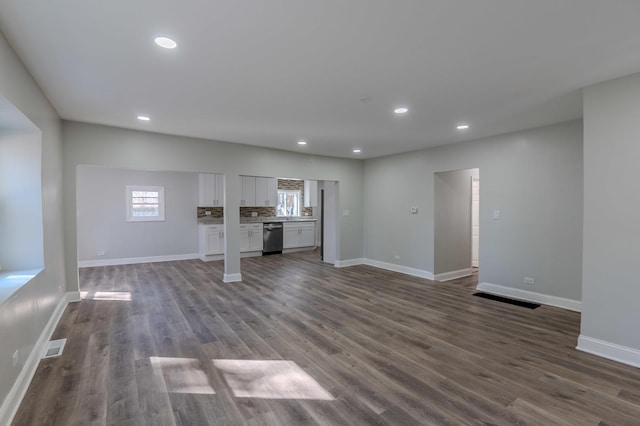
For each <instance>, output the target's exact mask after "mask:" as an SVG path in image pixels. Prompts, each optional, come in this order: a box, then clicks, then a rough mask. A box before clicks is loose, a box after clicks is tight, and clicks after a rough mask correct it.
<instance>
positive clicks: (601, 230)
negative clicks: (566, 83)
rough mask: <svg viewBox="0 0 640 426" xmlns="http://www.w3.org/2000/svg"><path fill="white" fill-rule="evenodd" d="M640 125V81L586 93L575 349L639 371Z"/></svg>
mask: <svg viewBox="0 0 640 426" xmlns="http://www.w3.org/2000/svg"><path fill="white" fill-rule="evenodd" d="M639 122H640V74H636V75H632V76H628V77H623V78H620V79H617V80H613V81H610V82H605V83H601V84H597V85H595V86H591V87H588V88H586V89H585V90H584V124H585V125H584V258H583V277H584V278H583V288H582V290H583V310H582V327H581V336H580V341H579V346H578V348H579V349H583V350H587V351H589V352H593V353H596V354H599V355H603V356H605V357H609V358H613V359H617V360H620V361H623V362H627V363H629V364H632V365H636V366H638V367H640V332H638V326H639V325H640V283H639V280H638V265H640V222H639V220H638V212H639V211H640V195H639V194H640V192H639V191H638V161H639V160H640V130H638V123H639ZM483 184H484V182H483Z"/></svg>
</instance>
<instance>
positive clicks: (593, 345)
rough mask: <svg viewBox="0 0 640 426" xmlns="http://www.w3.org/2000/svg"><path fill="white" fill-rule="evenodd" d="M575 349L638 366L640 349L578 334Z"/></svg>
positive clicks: (639, 363)
mask: <svg viewBox="0 0 640 426" xmlns="http://www.w3.org/2000/svg"><path fill="white" fill-rule="evenodd" d="M576 349H577V350H579V351H582V352H587V353H590V354H592V355H596V356H600V357H602V358H607V359H610V360H612V361H617V362H621V363H623V364H627V365H631V366H633V367H638V368H640V350H638V349H634V348H630V347H628V346H622V345H618V344H615V343H611V342H607V341H605V340H600V339H594V338H593V337H587V336H584V335H582V334H581V335H580V336H579V337H578V346H576Z"/></svg>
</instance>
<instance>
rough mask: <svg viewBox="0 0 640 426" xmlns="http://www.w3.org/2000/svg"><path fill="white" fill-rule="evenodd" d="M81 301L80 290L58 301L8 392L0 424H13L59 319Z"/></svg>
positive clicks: (1, 411)
mask: <svg viewBox="0 0 640 426" xmlns="http://www.w3.org/2000/svg"><path fill="white" fill-rule="evenodd" d="M79 301H80V292H77V291H73V292H69V293H66V294H65V295H64V296H62V298H61V299H60V301H59V302H58V305H57V306H56V308H55V310H54V311H53V314H51V317H50V318H49V321H48V322H47V325H45V327H44V329H43V330H42V333H40V337H39V338H38V340H37V342H36V344H35V345H34V347H33V349H32V350H31V353H30V354H29V357H28V358H27V360H26V361H25V363H24V365H23V366H22V370H20V374H18V378H17V379H16V381H15V383H14V384H13V386H12V387H11V390H10V391H9V393H8V394H7V397H6V398H5V400H4V402H3V404H2V406H1V407H0V424H2V425H9V424H11V422H12V420H13V417H14V416H15V415H16V413H17V412H18V408H19V407H20V403H22V399H23V398H24V395H25V394H26V393H27V389H29V385H30V384H31V380H32V379H33V376H34V374H35V373H36V369H37V368H38V364H40V359H41V358H42V356H43V355H44V351H45V349H46V347H47V344H48V343H49V340H50V339H51V335H52V334H53V332H54V330H55V329H56V326H57V325H58V321H60V318H61V317H62V314H63V313H64V310H65V309H66V307H67V305H68V304H69V303H71V302H79Z"/></svg>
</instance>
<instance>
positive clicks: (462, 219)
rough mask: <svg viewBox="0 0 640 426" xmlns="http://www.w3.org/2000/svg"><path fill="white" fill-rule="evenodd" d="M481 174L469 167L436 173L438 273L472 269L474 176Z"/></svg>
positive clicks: (435, 235)
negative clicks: (472, 188) (472, 181)
mask: <svg viewBox="0 0 640 426" xmlns="http://www.w3.org/2000/svg"><path fill="white" fill-rule="evenodd" d="M477 175H478V173H477V169H467V170H455V171H449V172H440V173H436V174H435V176H434V233H433V236H434V261H433V272H434V274H435V275H438V274H443V273H446V272H454V271H460V270H462V269H469V268H471V177H472V176H476V177H477ZM436 278H437V277H436Z"/></svg>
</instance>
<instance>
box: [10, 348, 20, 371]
mask: <svg viewBox="0 0 640 426" xmlns="http://www.w3.org/2000/svg"><path fill="white" fill-rule="evenodd" d="M11 359H13V366H14V367H15V366H16V365H18V361H20V352H19V351H18V350H17V349H16V351H15V352H14V353H13V356H12V357H11Z"/></svg>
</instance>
